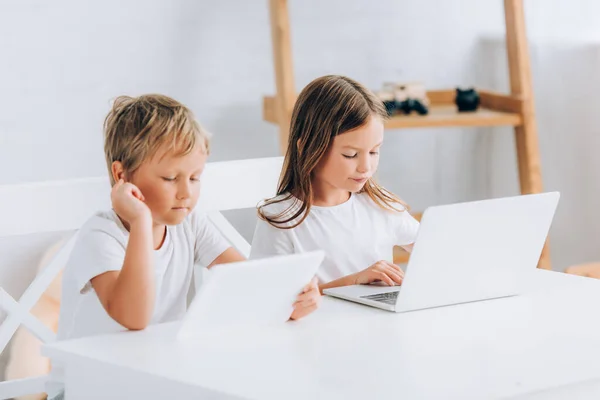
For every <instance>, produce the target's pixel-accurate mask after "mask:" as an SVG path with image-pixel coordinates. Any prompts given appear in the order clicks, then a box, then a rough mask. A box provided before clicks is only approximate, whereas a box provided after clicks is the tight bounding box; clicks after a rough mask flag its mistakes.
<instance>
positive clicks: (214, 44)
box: [0, 0, 600, 270]
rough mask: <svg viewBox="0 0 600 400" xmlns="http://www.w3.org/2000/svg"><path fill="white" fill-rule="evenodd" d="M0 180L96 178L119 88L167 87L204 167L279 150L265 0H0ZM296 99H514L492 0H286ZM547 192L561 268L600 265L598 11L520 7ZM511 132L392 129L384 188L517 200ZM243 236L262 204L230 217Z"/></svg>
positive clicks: (577, 5)
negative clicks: (463, 90) (200, 146)
mask: <svg viewBox="0 0 600 400" xmlns="http://www.w3.org/2000/svg"><path fill="white" fill-rule="evenodd" d="M0 6H1V9H2V12H0V52H1V53H0V54H1V56H0V58H1V60H2V61H1V62H0V90H1V93H2V96H0V110H1V112H0V184H10V183H18V182H33V181H44V180H56V179H67V178H78V177H89V176H100V175H105V174H106V167H105V163H104V159H103V150H102V122H103V118H104V116H105V115H106V113H107V111H108V109H109V106H110V101H111V99H113V98H114V97H116V96H117V95H120V94H129V95H139V94H143V93H149V92H158V93H164V94H166V95H169V96H172V97H174V98H176V99H178V100H180V101H182V102H183V103H185V104H186V105H188V106H189V107H190V108H191V109H192V110H193V111H194V112H195V113H196V115H197V117H198V119H199V120H200V122H201V123H202V124H203V125H204V126H205V127H206V128H208V129H209V130H210V131H211V132H213V134H214V142H213V154H212V157H211V159H212V160H213V161H217V160H219V161H220V160H232V159H240V158H254V157H265V156H275V155H278V152H279V150H278V149H279V147H278V146H279V145H278V133H277V132H278V131H277V127H276V126H275V125H273V124H270V123H268V122H265V121H263V119H262V97H263V96H264V95H273V94H274V93H275V84H274V82H275V77H274V69H273V56H272V47H271V36H270V33H271V32H270V26H269V11H268V2H267V1H263V0H261V1H257V0H254V1H242V0H224V1H219V2H216V1H192V0H187V1H186V0H171V1H168V2H167V1H157V0H145V1H141V0H119V1H116V0H104V1H102V2H80V1H74V0H71V1H67V0H56V1H52V2H46V1H31V0H19V1H16V0H13V1H9V0H3V1H1V2H0ZM289 7H290V10H289V14H290V22H291V27H292V31H291V33H292V50H293V58H294V73H295V81H296V89H297V90H298V91H299V90H300V89H301V88H302V87H303V86H304V85H306V84H307V83H308V82H309V81H311V80H312V79H314V78H316V77H317V76H320V75H324V74H331V73H335V74H345V75H348V76H350V77H352V78H354V79H357V80H359V81H361V82H362V83H364V84H366V85H367V86H368V87H370V88H372V89H374V90H376V89H379V88H380V87H381V85H382V84H383V82H386V81H415V80H418V81H421V82H423V83H424V84H425V86H426V88H427V89H428V90H430V89H440V88H443V89H452V88H454V87H456V86H459V85H462V86H472V85H475V86H477V87H483V88H487V89H493V90H498V91H503V92H507V91H508V73H507V61H506V50H505V45H504V31H505V28H504V9H503V2H502V1H495V0H494V1H492V0H486V1H481V0H452V1H442V0H420V1H414V0H413V1H408V0H380V1H377V2H370V1H366V0H327V1H322V0H302V1H290V2H289ZM525 11H526V23H527V32H528V39H529V44H530V54H531V63H532V77H533V84H534V92H535V100H536V112H537V122H538V128H539V130H538V132H539V139H540V151H541V161H542V175H543V180H544V189H545V190H559V191H561V192H562V199H561V204H560V207H559V210H558V213H557V216H556V219H555V223H554V226H553V228H552V232H551V238H552V248H551V249H552V261H553V267H554V268H555V269H558V270H562V269H564V267H566V266H567V265H569V264H573V263H579V262H583V261H588V260H596V259H600V246H599V243H598V240H599V238H600V209H599V207H597V206H596V199H597V196H596V195H597V193H598V191H599V189H600V160H598V159H597V156H596V155H597V153H598V150H597V149H598V148H600V147H599V144H600V143H599V142H600V136H599V135H597V132H598V128H599V127H600V116H599V115H600V114H599V113H598V112H596V106H597V104H598V103H597V101H596V97H595V95H596V94H597V93H600V79H599V78H598V77H599V76H600V74H598V72H597V71H600V57H599V56H600V52H599V50H600V46H599V44H598V43H600V24H598V23H597V15H600V2H598V1H596V0H570V1H569V2H566V1H560V0H526V1H525ZM512 132H513V130H512V128H510V127H506V128H504V127H503V128H470V129H462V128H461V129H447V128H444V129H415V130H410V129H409V130H389V131H387V132H386V140H385V146H384V148H383V150H382V156H381V158H382V161H381V167H380V171H379V179H380V180H381V181H382V182H383V183H384V184H385V185H386V186H387V187H389V188H390V189H391V190H393V191H394V192H396V193H397V194H398V195H400V196H401V197H402V198H404V199H405V200H406V201H407V202H408V203H409V204H410V205H411V206H412V207H413V209H415V210H423V209H424V208H425V207H427V206H430V205H434V204H443V203H450V202H458V201H467V200H475V199H483V198H489V197H497V196H505V195H513V194H517V193H518V179H517V175H516V160H515V151H514V140H513V133H512ZM228 217H229V218H231V219H232V220H233V222H234V224H235V225H236V226H237V227H238V228H239V229H240V230H241V231H242V232H243V234H244V235H246V236H247V237H249V236H251V234H252V231H253V227H254V212H253V211H252V210H248V211H247V212H246V211H244V212H236V213H234V214H228Z"/></svg>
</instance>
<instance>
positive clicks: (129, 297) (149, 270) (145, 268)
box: [91, 218, 155, 330]
mask: <svg viewBox="0 0 600 400" xmlns="http://www.w3.org/2000/svg"><path fill="white" fill-rule="evenodd" d="M152 257H153V239H152V219H151V218H140V219H139V220H136V221H135V222H134V223H132V224H131V225H130V232H129V242H128V244H127V250H126V252H125V260H124V261H123V268H122V269H121V270H120V271H109V272H105V273H103V274H101V275H98V276H96V277H95V278H92V279H91V283H92V287H93V288H94V291H95V292H96V294H97V296H98V299H100V302H101V303H102V306H103V307H104V309H105V310H106V312H107V313H108V315H110V316H111V317H112V318H113V319H114V320H115V321H117V322H118V323H119V324H121V325H123V326H124V327H125V328H127V329H133V330H138V329H144V328H145V327H146V326H148V324H149V323H150V320H151V319H152V313H153V311H154V300H155V299H154V297H155V282H154V268H153V258H152Z"/></svg>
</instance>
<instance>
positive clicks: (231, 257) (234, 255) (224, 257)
mask: <svg viewBox="0 0 600 400" xmlns="http://www.w3.org/2000/svg"><path fill="white" fill-rule="evenodd" d="M237 261H246V258H245V257H244V256H243V255H241V254H240V253H238V251H237V250H236V249H234V248H233V247H229V248H228V249H227V250H225V251H224V252H222V253H221V254H219V256H218V257H217V258H215V259H214V261H213V262H211V263H210V265H209V266H208V268H211V267H213V266H215V265H217V264H227V263H232V262H237Z"/></svg>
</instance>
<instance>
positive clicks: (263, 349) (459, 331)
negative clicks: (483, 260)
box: [43, 270, 600, 399]
mask: <svg viewBox="0 0 600 400" xmlns="http://www.w3.org/2000/svg"><path fill="white" fill-rule="evenodd" d="M532 277H533V279H532V281H533V285H532V286H531V288H530V289H529V290H528V293H527V294H523V295H520V296H515V297H509V298H504V299H495V300H488V301H481V302H474V303H468V304H462V305H456V306H448V307H440V308H434V309H429V310H422V311H415V312H408V313H400V314H396V313H391V312H387V311H383V310H379V309H374V308H371V307H367V306H363V305H359V304H355V303H351V302H346V301H343V300H338V299H333V298H330V297H325V298H324V300H323V304H322V306H321V308H320V309H319V310H318V311H317V312H316V313H314V314H313V315H311V316H309V317H308V318H306V319H304V320H300V321H295V322H288V323H286V324H283V325H281V326H277V327H269V328H263V329H249V328H247V327H246V328H244V327H239V328H237V329H233V328H230V329H228V330H220V331H217V330H207V331H206V332H203V333H202V334H199V336H198V338H197V339H195V340H193V341H186V342H181V341H178V340H177V339H176V338H175V335H176V332H177V328H178V323H170V324H162V325H156V326H152V327H149V328H147V329H146V330H144V331H138V332H122V333H116V334H110V335H101V336H95V337H88V338H82V339H75V340H69V341H64V342H59V343H54V344H51V345H47V346H44V349H43V353H44V354H45V355H46V356H49V357H51V358H53V359H55V360H58V361H61V362H63V363H67V364H69V363H79V365H84V363H89V362H99V363H105V364H111V365H115V366H120V367H127V368H130V369H134V370H136V371H139V372H143V373H146V374H148V375H149V376H160V377H162V378H165V379H169V380H173V381H176V382H183V383H186V384H191V385H197V386H201V387H204V388H207V389H213V390H216V391H219V392H223V393H227V394H231V395H234V396H240V397H242V398H247V399H282V398H286V399H305V398H306V397H307V396H318V398H327V399H364V398H384V397H386V396H388V397H389V396H394V397H393V398H400V397H401V396H404V397H405V398H460V399H470V398H474V399H481V398H498V397H511V396H518V395H522V394H526V393H532V392H539V391H544V390H549V389H552V388H561V387H564V386H565V385H572V384H577V383H580V382H584V381H593V380H595V379H600V318H598V314H599V309H600V281H598V280H593V279H587V278H580V277H575V276H570V275H565V274H562V273H557V272H549V271H541V270H537V271H535V272H533V273H532ZM71 365H73V364H71Z"/></svg>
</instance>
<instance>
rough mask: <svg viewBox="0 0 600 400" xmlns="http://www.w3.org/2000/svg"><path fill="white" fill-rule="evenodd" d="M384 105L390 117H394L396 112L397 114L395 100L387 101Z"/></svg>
mask: <svg viewBox="0 0 600 400" xmlns="http://www.w3.org/2000/svg"><path fill="white" fill-rule="evenodd" d="M383 105H384V106H385V109H386V111H387V113H388V115H389V116H392V115H394V112H396V102H395V101H394V100H385V101H384V102H383Z"/></svg>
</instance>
